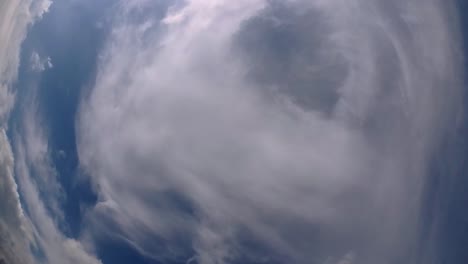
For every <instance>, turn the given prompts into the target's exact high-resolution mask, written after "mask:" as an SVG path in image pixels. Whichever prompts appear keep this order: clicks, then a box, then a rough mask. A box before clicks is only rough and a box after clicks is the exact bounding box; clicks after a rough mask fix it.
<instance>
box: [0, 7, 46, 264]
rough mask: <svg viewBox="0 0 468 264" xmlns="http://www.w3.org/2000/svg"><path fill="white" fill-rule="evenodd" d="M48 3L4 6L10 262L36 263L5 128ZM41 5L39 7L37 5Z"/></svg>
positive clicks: (3, 174)
mask: <svg viewBox="0 0 468 264" xmlns="http://www.w3.org/2000/svg"><path fill="white" fill-rule="evenodd" d="M50 3H51V2H50V1H48V0H44V1H42V0H38V1H34V4H33V1H27V0H7V1H2V2H1V3H0V188H1V189H2V191H1V193H2V194H1V200H0V208H1V212H2V213H1V217H0V237H1V239H0V259H1V260H2V261H5V262H7V263H32V257H31V255H29V254H28V252H29V242H30V239H31V237H30V235H29V231H30V230H29V226H28V224H27V220H26V219H25V216H24V213H23V210H22V206H21V204H20V200H19V194H18V191H17V185H16V182H15V177H14V166H15V165H14V157H13V154H12V152H11V146H10V143H9V140H8V138H7V136H6V132H5V127H6V121H7V120H8V116H9V112H10V111H11V108H12V107H13V104H14V91H13V89H12V87H11V85H12V83H13V82H14V81H15V80H16V78H17V71H18V66H19V53H20V45H21V42H22V41H23V39H24V38H25V35H26V31H27V27H28V26H29V25H30V24H32V23H33V22H34V21H35V20H36V19H37V18H39V17H40V16H42V14H43V13H44V12H46V11H47V8H48V6H50ZM36 5H39V6H40V7H39V6H37V7H35V8H33V6H36Z"/></svg>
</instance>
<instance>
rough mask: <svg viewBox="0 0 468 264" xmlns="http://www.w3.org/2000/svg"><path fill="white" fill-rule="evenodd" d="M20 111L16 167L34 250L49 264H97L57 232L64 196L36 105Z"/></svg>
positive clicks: (72, 242) (76, 242) (16, 141)
mask: <svg viewBox="0 0 468 264" xmlns="http://www.w3.org/2000/svg"><path fill="white" fill-rule="evenodd" d="M32 98H34V97H32ZM23 111H24V113H23V116H22V119H21V120H22V129H21V130H20V131H21V133H17V134H16V136H15V145H14V149H15V153H16V162H15V166H16V174H17V175H16V176H17V178H18V184H19V186H20V188H21V194H22V198H23V200H24V204H25V206H26V207H27V208H28V214H27V216H28V218H27V220H28V222H29V225H30V229H31V234H32V235H31V236H33V237H34V239H33V244H34V246H35V248H36V249H37V250H40V251H41V252H43V255H44V256H45V261H46V263H50V264H78V263H80V264H100V263H101V262H100V261H99V260H98V259H97V258H96V257H95V256H93V255H92V254H91V253H88V252H89V249H85V247H84V246H83V244H82V243H81V242H80V241H79V240H75V239H71V238H68V237H66V236H65V235H64V234H63V233H62V232H61V230H60V229H59V226H66V223H64V221H63V218H64V217H63V212H62V211H61V210H62V209H61V204H62V201H63V199H66V197H65V194H64V193H63V191H62V188H61V185H60V183H59V182H58V179H57V172H56V170H55V168H54V166H53V163H52V161H51V157H50V154H49V146H48V142H47V138H46V137H45V134H44V133H43V129H42V127H41V126H40V125H39V124H40V123H39V122H40V117H39V116H38V115H37V110H36V108H35V104H34V103H30V104H28V107H27V108H26V109H23Z"/></svg>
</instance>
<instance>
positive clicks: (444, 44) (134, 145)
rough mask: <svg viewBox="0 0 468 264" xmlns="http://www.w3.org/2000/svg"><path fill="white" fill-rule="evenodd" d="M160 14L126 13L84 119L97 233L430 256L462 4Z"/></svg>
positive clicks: (223, 248) (274, 5) (149, 248)
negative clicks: (457, 7)
mask: <svg viewBox="0 0 468 264" xmlns="http://www.w3.org/2000/svg"><path fill="white" fill-rule="evenodd" d="M152 5H153V2H151V1H132V2H131V3H127V2H122V3H121V6H120V7H121V10H120V11H119V12H120V13H119V15H118V16H116V19H115V25H114V30H113V33H112V35H111V36H110V38H109V40H108V44H107V46H106V49H105V51H104V52H103V53H102V54H101V60H100V65H99V72H98V76H97V82H96V86H95V87H94V89H93V90H92V92H91V94H90V95H89V97H85V98H84V99H83V102H82V106H81V112H80V115H79V118H78V121H77V122H78V125H79V129H78V148H79V157H80V162H81V165H82V166H83V168H84V169H85V170H87V172H88V173H89V174H90V175H91V177H92V180H93V182H94V183H95V186H96V189H97V192H98V194H99V199H100V202H99V203H98V204H97V205H96V207H95V208H94V209H93V211H92V212H90V214H89V219H88V221H89V229H90V230H92V232H93V233H94V234H95V235H96V236H99V235H109V234H114V236H112V237H120V238H122V239H123V240H124V241H126V242H128V243H129V245H131V246H133V247H134V248H135V249H137V250H139V252H141V253H142V254H144V255H146V256H148V257H152V258H154V259H159V260H167V259H180V258H184V257H186V258H187V259H189V258H190V257H192V258H191V259H192V260H198V262H199V263H203V264H211V263H232V262H235V261H241V262H242V260H245V259H248V260H251V261H253V260H255V261H257V262H262V261H263V262H269V263H271V262H274V261H275V260H283V261H287V262H289V263H324V262H325V261H326V260H327V259H334V260H337V261H335V262H337V263H395V261H397V260H401V259H402V258H403V259H405V260H408V262H410V261H414V260H415V257H416V256H415V249H416V247H417V242H418V233H417V230H418V225H419V215H418V209H419V208H420V204H421V200H420V199H421V197H422V196H421V193H422V188H423V184H424V182H425V179H426V177H427V173H428V171H427V170H428V164H429V162H430V159H431V156H432V155H433V153H434V151H435V150H436V148H437V147H438V144H439V143H440V139H441V135H442V134H443V133H445V132H446V131H448V130H451V129H453V128H454V126H455V117H456V116H457V113H458V110H459V107H460V106H461V101H460V98H461V97H460V85H459V81H460V76H459V74H460V69H459V67H460V65H459V62H458V61H457V57H456V55H457V52H458V46H457V45H458V39H457V35H456V32H457V30H458V29H457V28H456V25H455V24H453V23H452V21H451V20H449V19H448V18H449V17H450V16H453V15H454V14H453V13H452V10H451V9H450V3H447V1H437V0H433V1H432V0H429V1H427V0H426V1H418V0H412V1H406V0H405V1H403V0H401V1H384V0H382V1H379V0H373V1H371V0H360V1H351V2H350V1H342V0H326V1H325V0H324V1H321V0H315V1H300V0H295V1H293V0H291V1H263V0H255V1H252V0H245V1H243V0H242V1H221V0H191V1H186V2H184V3H183V4H181V3H175V4H174V6H172V7H171V8H169V11H168V13H167V15H166V16H165V17H164V18H162V19H158V18H155V17H151V16H148V14H147V13H145V12H144V10H145V9H146V8H147V7H148V6H152ZM99 231H100V232H99ZM115 234H117V235H115ZM249 243H253V244H255V245H256V247H255V250H254V249H252V247H249V246H247V245H249ZM190 249H192V250H194V251H195V256H187V254H189V253H187V252H191V251H190ZM350 250H351V251H350ZM265 252H268V253H265ZM271 252H274V253H275V254H271ZM348 252H351V253H348ZM189 262H190V261H189Z"/></svg>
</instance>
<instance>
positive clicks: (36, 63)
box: [30, 51, 54, 72]
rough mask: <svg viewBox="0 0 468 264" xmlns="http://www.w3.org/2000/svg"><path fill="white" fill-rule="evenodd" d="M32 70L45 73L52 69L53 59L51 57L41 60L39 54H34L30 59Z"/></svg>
mask: <svg viewBox="0 0 468 264" xmlns="http://www.w3.org/2000/svg"><path fill="white" fill-rule="evenodd" d="M30 63H31V70H33V71H36V72H43V71H45V70H47V69H50V68H52V67H53V66H54V65H53V64H52V59H51V58H50V57H46V58H41V57H40V56H39V54H38V53H37V52H35V51H34V52H33V53H32V54H31V58H30Z"/></svg>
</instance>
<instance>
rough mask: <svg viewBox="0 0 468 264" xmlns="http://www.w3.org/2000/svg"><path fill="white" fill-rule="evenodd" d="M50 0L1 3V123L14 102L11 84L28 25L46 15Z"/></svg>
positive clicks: (16, 69)
mask: <svg viewBox="0 0 468 264" xmlns="http://www.w3.org/2000/svg"><path fill="white" fill-rule="evenodd" d="M51 3H52V2H51V1H50V0H36V1H33V0H6V1H2V2H1V3H0V123H2V124H3V123H4V122H5V120H6V119H7V117H8V113H9V112H10V110H11V107H12V106H13V102H14V92H13V90H12V88H11V87H10V85H11V83H12V82H13V81H14V80H15V79H16V76H17V71H18V66H19V52H20V45H21V42H22V41H23V39H24V38H25V36H26V31H27V28H28V26H29V25H30V24H31V23H33V22H34V20H35V19H37V18H40V17H42V15H43V14H44V13H45V12H47V10H48V8H49V6H50V5H51Z"/></svg>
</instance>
